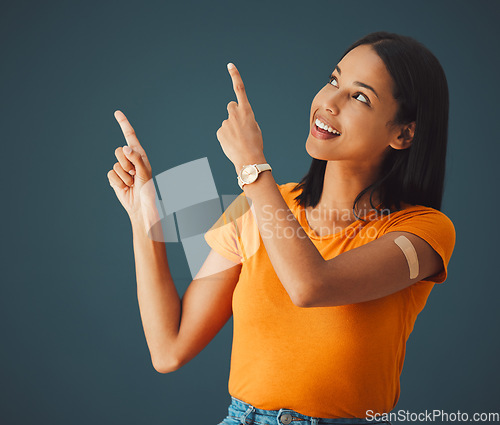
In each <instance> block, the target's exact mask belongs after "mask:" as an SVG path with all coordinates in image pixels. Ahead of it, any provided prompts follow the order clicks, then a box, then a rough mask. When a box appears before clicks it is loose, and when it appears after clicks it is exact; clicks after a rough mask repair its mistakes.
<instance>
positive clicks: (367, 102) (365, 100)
mask: <svg viewBox="0 0 500 425" xmlns="http://www.w3.org/2000/svg"><path fill="white" fill-rule="evenodd" d="M358 96H361V97H362V98H363V99H364V100H361V102H363V103H366V104H369V103H370V102H369V101H368V99H367V98H366V97H365V95H364V94H363V93H356V94H355V95H354V99H356V98H357V97H358Z"/></svg>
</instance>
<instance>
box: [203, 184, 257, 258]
mask: <svg viewBox="0 0 500 425" xmlns="http://www.w3.org/2000/svg"><path fill="white" fill-rule="evenodd" d="M249 214H250V204H249V202H248V200H247V198H246V196H245V193H244V192H242V193H241V194H240V195H239V196H237V197H236V199H235V200H234V201H233V202H232V203H231V204H230V205H229V206H228V207H227V208H226V210H225V211H224V213H223V214H222V215H221V216H220V218H219V219H218V220H217V221H216V222H215V224H214V225H213V226H212V227H211V228H210V229H209V230H208V231H207V232H206V233H205V235H204V238H205V240H206V241H207V243H208V245H209V246H210V247H211V248H212V249H214V250H215V251H217V252H218V253H219V254H221V255H222V256H224V257H226V258H227V259H229V260H231V261H233V262H234V263H242V262H243V259H244V251H243V247H242V240H241V238H242V231H243V229H244V227H245V223H246V222H247V221H248V216H249Z"/></svg>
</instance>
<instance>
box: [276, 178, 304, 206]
mask: <svg viewBox="0 0 500 425" xmlns="http://www.w3.org/2000/svg"><path fill="white" fill-rule="evenodd" d="M276 184H277V186H278V189H279V190H280V192H281V196H283V199H284V200H285V202H286V203H287V204H288V205H289V206H290V205H292V206H293V205H295V201H294V198H296V197H297V196H298V195H299V194H300V193H301V190H300V189H298V190H296V191H294V189H295V187H296V186H297V185H298V183H296V182H289V183H283V184H278V183H276Z"/></svg>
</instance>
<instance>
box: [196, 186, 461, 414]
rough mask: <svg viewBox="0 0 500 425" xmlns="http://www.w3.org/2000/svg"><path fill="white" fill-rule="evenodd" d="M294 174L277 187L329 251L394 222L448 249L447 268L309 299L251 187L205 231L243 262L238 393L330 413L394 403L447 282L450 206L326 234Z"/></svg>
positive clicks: (391, 227) (236, 337)
mask: <svg viewBox="0 0 500 425" xmlns="http://www.w3.org/2000/svg"><path fill="white" fill-rule="evenodd" d="M295 185H296V183H288V184H283V185H278V188H279V190H280V192H281V194H282V196H283V198H284V200H285V202H286V203H287V205H288V207H289V209H290V211H291V212H292V213H293V214H294V216H295V218H296V219H297V220H298V222H299V223H300V225H301V226H302V227H303V228H304V230H305V231H306V233H307V234H308V236H309V238H310V239H311V240H312V242H313V243H314V245H315V246H316V248H317V249H318V251H319V252H320V253H321V255H322V256H323V258H325V259H331V258H333V257H335V256H337V255H339V254H341V253H343V252H345V251H348V250H350V249H354V248H356V247H358V246H361V245H364V244H365V243H368V242H370V241H372V240H375V239H377V238H379V237H381V236H383V235H384V234H386V233H388V232H391V231H405V232H410V233H413V234H415V235H417V236H420V237H421V238H422V239H424V240H425V241H426V242H428V243H429V244H430V245H431V246H432V247H433V248H434V250H435V251H436V252H437V253H438V254H439V255H440V256H441V258H442V260H443V264H444V269H443V270H442V271H441V272H440V273H438V274H436V275H435V276H433V277H431V278H428V279H427V280H423V281H420V282H418V283H415V284H413V285H411V286H409V287H407V288H405V289H403V290H401V291H399V292H396V293H393V294H391V295H388V296H385V297H383V298H379V299H376V300H372V301H367V302H362V303H356V304H349V305H342V306H334V307H313V308H301V307H297V306H296V305H294V304H293V303H292V301H291V300H290V297H289V295H288V293H287V292H286V290H285V288H284V287H283V286H282V284H281V282H280V281H279V279H278V277H277V275H276V272H275V271H274V269H273V266H272V264H271V262H270V260H269V257H268V254H267V252H266V249H265V247H264V243H263V241H262V239H261V237H260V233H259V230H258V227H257V222H256V219H255V216H254V214H253V212H252V210H251V209H250V208H249V203H248V201H247V200H246V197H245V194H244V193H242V194H240V195H239V196H238V197H237V198H236V200H235V201H234V202H233V203H232V204H231V205H230V206H229V207H228V208H227V209H226V211H225V212H224V214H223V215H222V216H221V218H220V219H219V220H218V221H217V222H216V223H215V224H214V225H213V226H212V228H211V229H210V230H209V231H208V232H207V233H205V240H206V241H207V243H208V244H209V245H210V246H211V247H212V248H213V249H214V250H215V251H217V252H218V253H220V254H221V255H223V256H225V257H226V258H228V259H230V260H232V261H234V262H240V263H242V268H241V274H240V278H239V281H238V283H237V285H236V288H235V290H234V294H233V326H234V327H233V346H232V353H231V368H230V375H229V383H228V389H229V393H230V395H232V396H233V397H236V398H238V399H240V400H242V401H245V402H247V403H250V404H252V405H253V406H255V407H257V408H259V409H266V410H279V409H281V408H288V409H293V410H295V411H297V412H299V413H302V414H304V415H308V416H314V417H322V418H339V417H340V418H349V417H359V418H364V417H366V415H367V414H366V412H367V411H368V410H372V411H373V412H374V413H376V412H378V413H384V412H390V411H391V410H392V409H393V408H394V407H395V405H396V403H397V401H398V399H399V394H400V383H399V377H400V374H401V371H402V368H403V361H404V356H405V348H406V340H407V339H408V336H409V335H410V333H411V331H412V330H413V325H414V323H415V320H416V318H417V315H418V314H419V313H420V311H421V310H422V309H423V308H424V306H425V303H426V300H427V297H428V296H429V293H430V291H431V289H432V288H433V286H434V283H441V282H444V281H445V279H446V276H447V266H448V262H449V261H450V257H451V255H452V252H453V248H454V245H455V228H454V226H453V223H452V222H451V220H450V219H449V218H448V217H447V216H446V215H445V214H443V213H442V212H440V211H438V210H436V209H433V208H429V207H424V206H420V205H414V206H412V205H409V204H403V207H404V209H403V210H401V211H398V212H395V213H391V214H390V215H385V216H382V217H381V218H378V219H373V220H371V221H368V223H365V222H363V221H361V220H358V221H356V222H354V223H352V224H351V225H350V226H348V227H347V228H345V229H343V230H342V231H340V232H337V233H335V234H331V235H327V236H322V237H320V236H318V235H317V234H316V233H315V232H314V230H312V229H311V228H310V227H309V225H308V222H307V219H306V217H305V211H304V210H303V209H302V208H301V207H300V206H298V205H296V204H295V201H294V200H293V198H295V197H296V196H297V195H298V194H299V193H300V192H298V191H297V192H293V193H291V192H290V190H291V189H292V188H293V187H294V186H295Z"/></svg>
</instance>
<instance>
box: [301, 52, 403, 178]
mask: <svg viewBox="0 0 500 425" xmlns="http://www.w3.org/2000/svg"><path fill="white" fill-rule="evenodd" d="M368 87H370V88H368ZM397 109H398V105H397V102H396V100H395V99H394V98H393V96H392V78H391V76H390V74H389V72H388V71H387V69H386V68H385V65H384V62H383V61H382V59H380V57H379V56H378V55H377V54H376V53H375V51H374V50H373V49H372V48H371V47H370V46H369V45H361V46H358V47H356V48H355V49H353V50H351V51H350V52H349V53H348V54H347V55H345V56H344V58H343V59H342V60H341V61H340V63H339V64H338V66H337V67H336V68H335V70H334V71H333V73H332V75H331V77H330V82H329V83H327V84H326V85H325V87H323V88H322V89H321V90H320V91H319V93H318V94H317V95H316V96H315V97H314V99H313V102H312V105H311V118H310V132H309V136H308V138H307V141H306V150H307V152H308V153H309V155H310V156H312V157H313V158H317V159H323V160H347V161H353V163H355V164H356V165H358V166H359V165H363V164H365V165H367V166H368V167H376V168H378V166H379V165H380V163H381V161H382V159H383V157H384V156H385V153H386V152H387V151H388V150H389V149H390V148H389V146H392V147H393V148H396V149H401V148H404V147H408V146H407V145H406V144H401V143H402V142H401V139H398V137H397V136H399V135H400V133H401V128H397V127H396V128H395V127H389V126H386V124H387V123H388V122H389V121H391V120H392V119H394V117H395V114H396V112H397ZM317 119H319V120H320V121H322V122H323V123H324V124H326V125H328V126H330V127H332V128H333V129H336V130H338V131H339V132H340V135H334V134H332V133H331V132H328V131H327V132H325V131H322V130H321V129H318V127H317V126H316V120H317Z"/></svg>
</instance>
